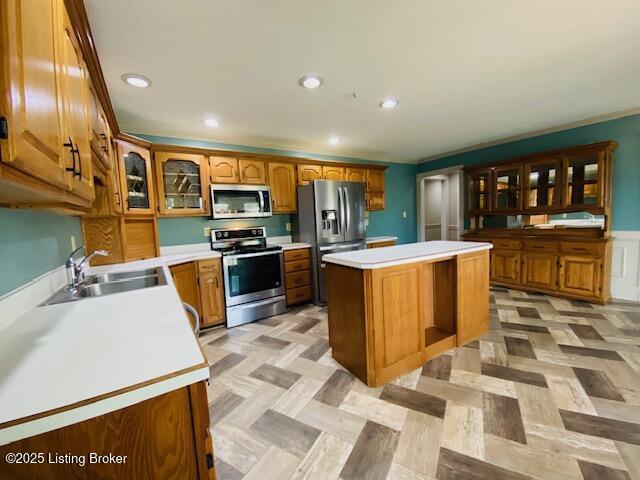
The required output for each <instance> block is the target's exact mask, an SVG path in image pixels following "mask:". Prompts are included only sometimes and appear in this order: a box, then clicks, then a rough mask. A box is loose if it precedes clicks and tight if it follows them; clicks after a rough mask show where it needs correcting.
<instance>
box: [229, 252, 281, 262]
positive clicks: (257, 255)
mask: <svg viewBox="0 0 640 480" xmlns="http://www.w3.org/2000/svg"><path fill="white" fill-rule="evenodd" d="M265 255H282V250H271V251H269V252H255V253H241V254H239V255H228V256H226V257H223V260H226V259H231V258H251V257H264V256H265Z"/></svg>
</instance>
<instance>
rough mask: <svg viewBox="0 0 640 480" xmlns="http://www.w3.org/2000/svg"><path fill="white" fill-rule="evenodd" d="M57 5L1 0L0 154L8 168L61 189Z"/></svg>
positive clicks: (63, 162) (63, 160) (45, 0)
mask: <svg viewBox="0 0 640 480" xmlns="http://www.w3.org/2000/svg"><path fill="white" fill-rule="evenodd" d="M61 3H62V2H56V1H51V0H3V1H2V3H1V4H0V8H1V9H2V12H1V14H0V21H1V22H2V24H1V25H0V28H1V29H2V42H0V46H1V47H2V50H1V52H2V55H1V56H2V63H3V70H4V71H5V75H4V77H5V78H4V79H2V80H4V81H7V82H9V85H6V84H5V85H4V86H3V91H4V98H5V99H6V100H7V102H8V105H6V110H4V108H3V111H4V113H3V115H6V116H7V127H8V133H9V135H8V137H9V138H8V139H7V140H0V147H1V149H2V151H1V153H2V154H1V155H0V157H1V159H2V162H4V163H7V164H9V165H11V166H12V167H13V168H16V169H18V170H20V171H22V172H24V173H26V174H28V175H30V176H32V177H35V178H38V179H39V180H41V181H43V182H46V183H48V184H50V185H53V186H55V187H58V188H60V189H64V190H67V189H68V183H67V177H68V175H67V173H66V171H65V169H66V166H67V161H68V158H67V157H68V152H69V149H68V148H65V147H63V143H65V142H66V140H64V139H63V137H62V132H61V125H60V121H61V117H60V110H59V109H60V105H59V103H58V98H59V86H58V81H57V78H56V76H57V73H58V63H57V62H58V59H57V56H56V48H57V47H56V39H57V38H58V37H59V25H60V19H59V16H60V15H61V8H60V6H61V5H60V4H61ZM5 67H6V70H5ZM2 80H0V81H2Z"/></svg>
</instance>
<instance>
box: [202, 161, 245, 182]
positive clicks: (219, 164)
mask: <svg viewBox="0 0 640 480" xmlns="http://www.w3.org/2000/svg"><path fill="white" fill-rule="evenodd" d="M209 169H210V170H211V183H240V172H239V167H238V159H237V158H233V157H209Z"/></svg>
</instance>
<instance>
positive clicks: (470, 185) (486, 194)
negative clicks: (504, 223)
mask: <svg viewBox="0 0 640 480" xmlns="http://www.w3.org/2000/svg"><path fill="white" fill-rule="evenodd" d="M467 210H468V212H469V213H485V212H489V211H490V210H491V169H490V168H483V169H480V170H472V171H469V172H468V174H467Z"/></svg>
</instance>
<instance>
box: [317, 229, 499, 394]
mask: <svg viewBox="0 0 640 480" xmlns="http://www.w3.org/2000/svg"><path fill="white" fill-rule="evenodd" d="M491 248H492V246H491V244H490V243H484V242H451V241H432V242H420V243H412V244H405V245H396V246H392V247H384V248H376V249H369V250H357V251H351V252H345V253H336V254H330V255H325V256H324V258H323V260H324V261H325V262H326V264H327V306H328V316H329V343H330V345H331V348H332V355H333V358H335V359H336V360H337V361H338V362H340V363H341V364H342V365H343V366H344V367H345V368H347V369H348V370H349V371H350V372H351V373H353V374H354V375H355V376H357V377H358V378H359V379H360V380H362V381H363V382H364V383H366V384H367V385H368V386H370V387H377V386H380V385H382V384H384V383H386V382H389V381H391V380H393V379H395V378H397V377H400V376H402V375H404V374H406V373H409V372H411V371H412V370H415V369H416V368H419V367H420V366H421V365H423V364H424V363H425V362H427V361H428V360H429V359H431V358H433V357H435V356H437V355H439V354H441V353H442V352H444V351H446V350H449V349H451V348H453V347H456V346H460V345H463V344H465V343H467V342H469V341H471V340H473V339H474V338H477V337H478V336H480V335H483V334H484V333H486V332H487V330H488V325H489V250H490V249H491Z"/></svg>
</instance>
